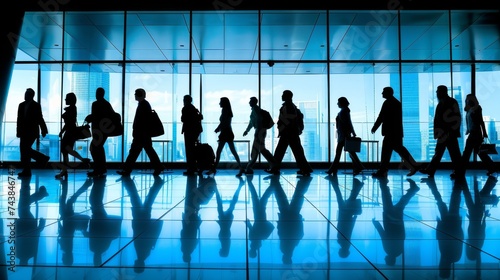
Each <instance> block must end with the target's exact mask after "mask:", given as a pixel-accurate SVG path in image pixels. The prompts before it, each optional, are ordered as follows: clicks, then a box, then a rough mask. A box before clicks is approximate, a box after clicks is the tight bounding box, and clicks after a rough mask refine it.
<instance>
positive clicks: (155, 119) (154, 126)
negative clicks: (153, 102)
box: [149, 110, 165, 137]
mask: <svg viewBox="0 0 500 280" xmlns="http://www.w3.org/2000/svg"><path fill="white" fill-rule="evenodd" d="M149 132H150V133H149V135H150V136H151V137H158V136H161V135H163V134H165V130H164V129H163V123H162V122H161V120H160V117H159V116H158V114H157V113H156V111H155V110H152V111H151V123H150V129H149Z"/></svg>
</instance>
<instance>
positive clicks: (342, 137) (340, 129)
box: [326, 97, 365, 176]
mask: <svg viewBox="0 0 500 280" xmlns="http://www.w3.org/2000/svg"><path fill="white" fill-rule="evenodd" d="M337 105H338V106H339V108H340V112H339V113H338V114H337V117H336V118H335V123H336V127H337V148H336V150H335V158H334V160H333V162H332V164H331V165H330V168H328V170H327V171H326V173H327V174H333V173H337V166H338V164H339V162H340V156H341V155H342V150H343V149H344V147H345V141H346V138H347V137H349V136H351V135H352V136H353V137H356V132H354V127H353V126H352V121H351V110H350V109H349V101H348V100H347V98H345V97H340V98H339V99H338V102H337ZM349 156H350V157H351V160H352V164H353V166H354V170H353V174H354V176H356V175H358V174H359V173H361V171H362V170H363V169H365V168H364V166H363V164H362V163H361V161H360V160H359V157H358V154H356V153H355V152H349Z"/></svg>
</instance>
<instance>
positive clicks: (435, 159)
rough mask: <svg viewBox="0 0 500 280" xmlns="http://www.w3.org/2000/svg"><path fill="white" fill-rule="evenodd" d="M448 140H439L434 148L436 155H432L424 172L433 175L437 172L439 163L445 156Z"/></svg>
mask: <svg viewBox="0 0 500 280" xmlns="http://www.w3.org/2000/svg"><path fill="white" fill-rule="evenodd" d="M446 145H447V142H444V141H442V142H441V141H440V140H439V139H438V140H437V143H436V147H435V148H434V156H432V159H431V161H430V162H429V165H427V167H426V168H425V170H422V171H423V172H422V173H424V174H428V175H430V176H433V175H434V173H436V169H437V165H438V164H439V163H440V162H441V158H443V154H444V151H445V149H446Z"/></svg>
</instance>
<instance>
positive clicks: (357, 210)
mask: <svg viewBox="0 0 500 280" xmlns="http://www.w3.org/2000/svg"><path fill="white" fill-rule="evenodd" d="M327 179H328V180H329V181H330V184H331V185H332V187H333V191H334V192H335V195H336V196H337V204H338V215H337V243H338V244H339V245H340V248H339V252H338V253H339V257H341V258H347V257H348V256H349V255H350V254H351V245H352V242H351V237H352V232H353V230H354V225H355V224H356V220H357V219H358V216H359V215H361V213H362V212H363V208H362V207H361V199H359V198H358V195H359V193H360V192H361V189H362V188H363V185H364V183H363V182H361V181H360V180H359V179H357V178H354V179H353V180H352V189H351V192H350V194H349V197H348V198H346V199H344V198H343V197H342V191H341V190H340V186H339V180H338V177H337V174H332V175H330V176H327Z"/></svg>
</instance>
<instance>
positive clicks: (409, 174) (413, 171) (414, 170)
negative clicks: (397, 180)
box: [406, 168, 417, 177]
mask: <svg viewBox="0 0 500 280" xmlns="http://www.w3.org/2000/svg"><path fill="white" fill-rule="evenodd" d="M415 173H417V169H416V168H412V169H411V170H410V172H408V174H406V176H408V177H410V176H413V175H415Z"/></svg>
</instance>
